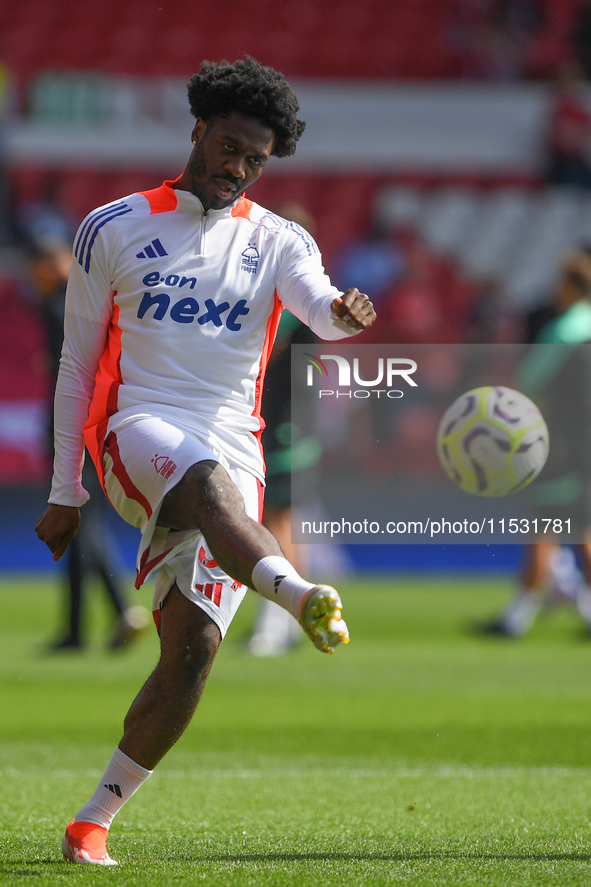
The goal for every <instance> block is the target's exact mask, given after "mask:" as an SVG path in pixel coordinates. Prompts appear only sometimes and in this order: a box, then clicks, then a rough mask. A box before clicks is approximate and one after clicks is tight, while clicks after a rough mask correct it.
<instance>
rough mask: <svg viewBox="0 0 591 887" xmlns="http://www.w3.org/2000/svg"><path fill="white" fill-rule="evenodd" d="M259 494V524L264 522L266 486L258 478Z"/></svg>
mask: <svg viewBox="0 0 591 887" xmlns="http://www.w3.org/2000/svg"><path fill="white" fill-rule="evenodd" d="M257 493H258V494H259V524H262V522H263V509H264V507H265V485H264V484H263V483H261V481H260V480H259V479H258V477H257Z"/></svg>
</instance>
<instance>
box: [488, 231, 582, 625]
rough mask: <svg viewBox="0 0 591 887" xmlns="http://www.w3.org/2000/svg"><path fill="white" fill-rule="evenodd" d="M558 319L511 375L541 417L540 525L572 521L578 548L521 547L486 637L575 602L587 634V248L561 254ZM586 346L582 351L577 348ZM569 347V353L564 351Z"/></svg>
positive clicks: (545, 541)
mask: <svg viewBox="0 0 591 887" xmlns="http://www.w3.org/2000/svg"><path fill="white" fill-rule="evenodd" d="M554 307H555V312H556V316H555V317H554V318H553V319H552V320H550V321H549V322H548V323H546V324H545V326H543V327H542V329H541V331H540V332H539V334H538V336H537V339H536V342H537V343H538V344H540V345H547V346H553V345H554V346H557V347H555V348H551V349H550V350H548V349H547V348H543V349H542V348H535V347H534V348H533V349H531V350H530V351H529V352H528V354H527V355H526V357H525V359H524V362H523V364H522V366H521V367H520V369H519V371H518V375H517V385H518V387H519V390H520V391H523V393H524V394H527V395H528V396H529V397H531V398H532V399H533V400H534V402H535V403H536V404H537V405H538V406H539V408H540V409H541V411H542V414H543V415H544V418H545V419H546V424H547V425H548V431H549V435H550V450H549V456H548V461H547V462H546V465H545V466H544V469H543V472H542V474H541V476H540V477H539V478H538V479H537V481H536V483H535V484H534V485H533V486H532V488H531V495H532V497H533V502H534V508H535V516H536V517H538V519H539V520H544V519H551V520H556V519H561V520H562V521H565V520H567V519H570V520H571V522H572V529H571V532H572V533H573V534H574V535H578V536H579V537H580V538H581V539H582V542H581V543H580V544H578V545H576V546H575V547H574V548H575V550H576V553H577V555H578V558H579V561H580V569H579V565H578V564H577V563H576V561H575V559H574V557H573V550H572V549H562V548H561V546H560V537H559V536H558V535H552V534H545V535H539V536H537V537H536V539H535V541H534V542H532V543H530V544H529V545H526V547H525V565H524V569H523V574H522V578H521V583H520V587H519V589H518V591H517V593H516V595H515V597H514V598H513V600H511V601H510V602H509V604H508V605H507V606H506V607H505V609H504V610H503V612H502V613H501V614H500V615H499V617H498V618H497V619H495V620H494V621H493V622H491V623H489V624H486V625H485V626H483V628H484V630H485V631H488V632H492V633H495V634H503V635H506V636H508V637H521V636H522V635H524V634H526V633H527V632H528V631H529V629H530V628H531V627H532V625H533V624H534V622H535V620H536V618H537V616H538V614H539V613H540V611H541V610H542V609H543V608H544V607H552V606H553V605H554V604H556V603H557V602H558V603H560V602H563V601H565V600H567V601H570V602H571V603H574V605H575V606H576V609H577V611H578V613H579V614H580V616H581V618H582V620H583V623H584V625H585V628H586V630H587V631H588V632H591V395H590V392H591V349H590V348H589V347H588V345H585V343H590V342H591V247H583V248H580V249H578V250H574V251H573V252H571V253H569V254H568V255H567V256H565V258H564V260H563V263H562V269H561V279H560V282H559V285H558V289H557V292H556V297H555V305H554ZM581 345H585V347H577V346H581ZM568 346H572V347H568Z"/></svg>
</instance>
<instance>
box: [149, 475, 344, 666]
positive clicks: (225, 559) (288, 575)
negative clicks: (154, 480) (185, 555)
mask: <svg viewBox="0 0 591 887" xmlns="http://www.w3.org/2000/svg"><path fill="white" fill-rule="evenodd" d="M159 523H160V524H161V525H162V526H165V527H169V528H171V529H175V530H191V529H199V530H200V531H201V532H202V533H203V535H204V537H205V539H206V541H207V544H208V546H209V549H210V551H211V553H212V555H213V557H214V558H215V560H216V561H217V563H218V564H219V566H220V567H221V568H222V569H223V570H224V571H225V572H226V573H227V574H228V575H229V576H232V577H233V578H234V579H236V580H238V582H240V583H242V584H244V585H248V586H249V587H251V588H254V589H256V591H258V593H259V594H260V595H262V596H263V597H266V598H268V599H269V600H272V601H275V603H277V604H279V605H280V606H281V607H283V608H284V609H285V610H287V611H288V612H289V613H291V614H292V616H294V617H295V618H296V619H297V620H298V621H299V623H300V625H301V626H302V628H303V629H304V631H305V632H306V634H307V635H308V636H309V637H310V638H311V640H312V642H313V643H314V645H315V646H316V647H317V649H319V650H322V652H324V653H333V652H334V650H335V647H337V646H338V644H340V643H348V641H349V633H348V629H347V625H346V623H345V622H344V620H343V619H342V616H341V610H342V603H341V599H340V597H339V594H338V592H337V591H336V590H335V589H333V588H330V586H316V585H314V584H313V583H312V582H307V581H306V580H305V579H302V577H301V576H300V575H299V574H298V572H297V571H296V569H295V568H294V567H293V566H292V564H291V563H290V562H289V561H288V560H287V559H286V558H285V557H284V556H283V552H282V551H281V548H280V547H279V543H278V542H277V540H276V539H275V537H274V536H273V535H272V534H271V533H270V532H269V531H268V530H267V529H266V528H265V527H264V526H263V525H262V524H259V523H257V521H255V520H252V518H250V517H249V516H248V515H247V514H246V511H245V508H244V500H243V498H242V495H241V493H240V491H239V490H238V488H237V487H236V485H235V484H234V483H233V482H232V480H231V478H230V477H229V475H228V473H227V472H226V471H225V469H224V468H223V467H222V466H221V465H220V464H219V463H218V462H214V461H203V462H198V463H197V464H195V465H193V466H191V468H190V469H189V470H188V471H187V472H186V474H185V475H184V477H183V478H182V479H181V480H180V481H179V483H178V484H177V485H176V486H175V487H173V489H172V490H170V492H169V493H167V494H166V496H165V497H164V500H163V503H162V507H161V509H160V515H159Z"/></svg>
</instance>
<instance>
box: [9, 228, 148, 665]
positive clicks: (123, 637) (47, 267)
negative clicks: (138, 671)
mask: <svg viewBox="0 0 591 887" xmlns="http://www.w3.org/2000/svg"><path fill="white" fill-rule="evenodd" d="M32 218H34V219H35V226H34V228H33V230H29V229H28V227H27V226H25V227H24V230H27V231H28V233H29V235H30V238H31V239H30V243H32V244H33V246H32V249H33V257H32V260H31V265H30V271H31V278H32V281H33V285H34V289H35V293H36V297H37V305H38V308H39V312H40V314H41V318H42V320H43V326H44V329H45V335H46V342H47V354H48V358H49V369H50V377H51V380H52V385H51V390H52V391H53V389H54V387H55V381H56V379H57V374H58V370H59V362H60V355H61V350H62V342H63V337H64V309H65V295H66V284H67V281H68V275H69V273H70V266H71V263H72V250H71V244H70V242H69V241H66V240H63V239H62V235H63V234H65V233H66V231H67V226H66V224H65V222H64V221H63V220H62V219H60V215H59V213H57V214H56V213H53V212H52V213H50V214H49V215H48V217H47V218H46V219H45V222H43V218H42V216H41V215H36V214H32ZM21 221H23V220H22V219H21ZM47 439H48V449H49V455H50V457H53V410H50V412H49V427H48V435H47ZM84 485H85V487H86V489H87V490H89V492H90V493H91V499H90V502H89V505H88V508H87V509H85V510H84V515H83V518H82V521H81V524H80V530H79V532H78V534H77V536H76V538H75V539H74V540H73V542H72V544H71V546H70V548H69V549H68V554H67V562H66V570H65V580H66V601H67V615H66V624H67V627H66V630H65V632H64V634H63V636H62V637H60V638H58V639H57V640H56V641H54V642H53V643H52V644H51V645H50V649H52V650H55V651H58V650H78V649H82V648H83V647H84V645H85V639H84V637H83V628H84V598H85V593H86V589H87V586H88V582H89V580H90V579H91V577H92V576H97V578H99V579H100V581H101V584H102V586H103V587H104V589H105V592H106V595H107V599H108V601H109V603H110V604H111V605H112V608H113V610H114V615H115V619H116V624H115V629H114V631H113V634H112V636H111V638H110V639H109V642H108V644H109V647H110V648H111V649H113V650H115V649H119V648H122V647H123V646H124V645H125V644H127V643H128V642H129V641H131V640H133V639H134V638H135V637H137V636H138V634H140V633H141V632H142V631H144V630H145V629H146V628H147V626H148V623H149V616H148V612H147V610H146V609H145V607H141V606H137V605H136V606H130V605H129V604H128V602H127V592H126V590H125V579H124V577H123V571H122V567H121V563H120V558H119V553H118V546H117V542H116V540H115V538H114V534H113V532H112V531H111V529H110V526H109V522H108V519H107V514H106V502H105V500H104V496H103V495H102V490H101V486H100V483H99V480H98V477H97V474H96V470H95V468H94V465H92V463H91V462H89V461H87V462H86V464H85V466H84Z"/></svg>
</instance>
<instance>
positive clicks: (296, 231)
mask: <svg viewBox="0 0 591 887" xmlns="http://www.w3.org/2000/svg"><path fill="white" fill-rule="evenodd" d="M174 184H175V182H164V184H163V185H161V186H160V187H159V188H156V189H154V190H152V191H146V192H142V193H137V194H132V195H130V196H129V197H125V198H123V199H122V200H117V201H114V202H113V203H109V204H107V205H106V206H103V207H100V208H99V209H97V210H94V211H93V212H91V213H90V214H89V215H88V216H87V217H86V219H85V220H84V221H83V223H82V225H81V226H80V229H79V231H78V233H77V236H76V239H75V242H74V254H73V263H72V270H71V274H70V279H69V282H68V288H67V294H66V314H65V339H64V347H63V351H62V359H61V364H60V372H59V377H58V383H57V388H56V397H55V435H56V440H55V451H56V456H55V462H54V476H53V483H52V489H51V495H50V498H49V501H50V502H52V503H56V504H60V505H72V506H77V505H81V504H83V503H84V502H85V501H86V500H87V499H88V494H87V493H86V491H85V490H84V488H83V487H82V485H81V480H80V476H81V466H82V463H83V458H84V455H83V454H84V443H83V440H84V441H85V442H86V446H87V447H88V449H89V451H90V453H91V455H93V458H94V459H95V462H96V461H97V458H98V454H99V453H100V451H101V448H102V443H103V441H104V436H105V432H106V427H107V422H108V420H109V417H110V416H112V415H114V414H115V413H117V412H120V411H121V410H130V409H131V410H133V409H134V408H139V409H138V412H141V407H142V406H143V407H144V408H147V407H149V408H150V412H153V411H154V409H157V410H160V411H161V412H162V414H163V417H164V416H166V418H168V419H171V420H173V421H174V418H175V416H177V417H178V418H179V420H180V421H182V422H183V424H184V425H186V424H187V423H189V424H190V425H191V426H192V427H194V428H195V430H196V433H201V435H202V436H203V434H205V435H206V437H211V436H212V435H213V436H214V438H215V439H216V441H217V442H218V445H219V446H220V448H221V450H222V452H227V453H229V454H230V456H231V458H232V461H234V462H238V464H241V465H242V466H243V467H245V468H246V469H247V470H249V471H251V472H252V473H254V474H256V475H257V476H259V477H261V479H262V476H263V459H262V452H261V449H260V443H259V438H260V432H261V428H262V422H261V418H260V404H261V395H262V389H263V379H264V374H265V369H266V365H267V360H268V357H269V354H270V351H271V348H272V346H273V341H274V339H275V333H276V331H277V326H278V323H279V318H280V315H281V311H282V310H283V307H285V308H288V309H289V310H290V311H291V312H292V313H293V314H295V315H296V316H297V317H298V318H299V319H300V320H302V321H303V322H304V323H306V324H307V325H308V326H309V327H311V329H312V330H313V331H314V332H315V333H316V335H318V336H319V337H320V338H322V339H329V340H330V339H341V338H344V337H346V336H350V335H353V334H354V333H355V331H354V330H351V329H350V328H349V327H347V326H346V325H345V324H344V323H342V322H341V321H335V320H334V319H333V318H332V315H331V310H330V309H331V304H332V302H333V300H334V299H335V297H337V296H339V295H341V293H340V291H339V290H337V289H336V288H335V287H334V286H332V284H331V282H330V280H329V278H328V277H327V275H326V274H325V272H324V269H323V267H322V260H321V257H320V253H319V251H318V247H317V246H316V243H315V242H314V240H313V239H312V237H310V235H309V234H308V233H307V232H306V231H305V230H304V229H303V228H301V227H300V226H299V225H296V224H294V223H293V222H288V221H286V220H285V219H282V218H280V217H279V216H277V215H274V214H273V213H270V212H268V211H267V210H265V209H264V208H263V207H261V206H258V205H257V204H255V203H253V202H252V201H250V200H247V199H246V198H244V197H242V198H240V199H239V200H238V201H237V202H236V203H235V204H234V205H233V206H230V207H228V208H226V209H222V210H209V211H208V212H204V210H203V207H202V205H201V202H200V201H199V199H198V198H197V197H195V195H194V194H192V193H190V192H188V191H182V190H175V188H174V187H173V186H174ZM99 461H100V459H99Z"/></svg>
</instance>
